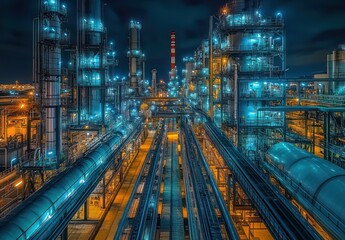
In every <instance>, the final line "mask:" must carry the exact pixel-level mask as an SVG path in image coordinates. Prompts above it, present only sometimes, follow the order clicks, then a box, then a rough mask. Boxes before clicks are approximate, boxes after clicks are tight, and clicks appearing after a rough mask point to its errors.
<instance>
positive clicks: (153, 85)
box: [151, 69, 157, 97]
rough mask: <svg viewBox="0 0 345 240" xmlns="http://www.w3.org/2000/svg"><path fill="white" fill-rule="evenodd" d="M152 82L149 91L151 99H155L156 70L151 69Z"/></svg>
mask: <svg viewBox="0 0 345 240" xmlns="http://www.w3.org/2000/svg"><path fill="white" fill-rule="evenodd" d="M151 73H152V81H151V90H152V97H156V94H157V70H156V69H152V71H151Z"/></svg>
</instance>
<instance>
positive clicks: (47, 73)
mask: <svg viewBox="0 0 345 240" xmlns="http://www.w3.org/2000/svg"><path fill="white" fill-rule="evenodd" d="M65 11H66V9H65V6H64V5H61V4H60V0H55V1H44V0H41V1H40V16H39V28H40V37H39V42H40V43H41V47H40V50H39V54H40V58H39V59H40V66H41V68H40V69H41V72H40V81H41V82H42V83H41V84H39V85H40V87H41V89H40V94H41V97H42V98H41V105H42V107H43V119H44V128H45V137H44V145H45V151H44V154H45V164H46V165H56V164H57V163H58V161H60V154H61V148H62V143H61V142H62V141H61V140H62V139H61V132H62V129H61V125H62V124H61V123H62V121H61V100H60V82H61V37H62V31H61V22H62V18H63V17H64V15H65Z"/></svg>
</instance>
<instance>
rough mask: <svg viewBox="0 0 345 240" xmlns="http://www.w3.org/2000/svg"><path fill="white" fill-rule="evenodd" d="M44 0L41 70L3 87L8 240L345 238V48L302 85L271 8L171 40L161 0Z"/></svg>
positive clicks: (237, 10)
mask: <svg viewBox="0 0 345 240" xmlns="http://www.w3.org/2000/svg"><path fill="white" fill-rule="evenodd" d="M36 2H37V4H36V5H35V8H36V9H35V11H36V13H37V14H36V16H35V17H34V19H26V21H31V20H32V21H33V24H32V31H30V34H31V35H30V36H27V38H32V48H29V49H27V50H28V51H30V58H31V59H32V62H30V64H32V77H31V78H30V79H29V81H27V82H25V83H23V81H15V82H14V83H1V84H0V122H1V125H0V194H1V195H0V197H1V198H0V239H3V240H12V239H61V240H66V239H80V240H84V239H85V240H86V239H100V240H101V239H195V240H199V239H205V240H206V239H207V240H208V239H241V240H245V239H248V240H249V239H262V240H267V239H345V169H344V168H345V44H342V43H341V42H339V44H338V45H333V48H330V49H326V50H327V51H328V54H324V55H323V56H322V59H321V60H322V64H323V65H324V66H326V67H325V68H324V69H319V70H318V72H308V71H307V70H305V73H306V74H304V75H303V76H302V77H291V76H290V75H288V73H289V70H290V66H289V64H291V61H289V57H290V55H289V49H290V46H289V43H290V42H289V41H287V39H288V37H289V34H290V32H289V29H290V28H289V27H288V26H289V20H290V19H289V18H285V17H284V14H283V13H282V12H279V11H277V12H275V13H274V14H272V15H270V14H267V12H268V11H265V9H266V8H268V7H269V6H268V2H269V1H260V0H228V1H211V2H212V3H200V4H204V5H205V6H208V5H210V6H211V5H212V6H213V5H215V6H216V7H217V8H218V10H217V11H215V12H210V14H208V15H207V14H206V15H205V12H206V10H205V9H209V8H206V7H205V8H203V11H200V12H197V11H195V12H193V14H194V15H195V16H196V15H198V14H199V13H200V15H202V17H203V19H204V20H200V21H192V20H191V19H192V18H193V17H195V16H194V15H193V14H192V13H190V16H188V14H187V15H186V16H184V18H185V19H184V20H183V24H181V26H180V28H179V27H176V29H174V28H171V29H167V31H165V32H164V34H162V33H159V34H156V35H154V32H155V31H156V29H155V28H154V27H153V25H154V24H157V26H158V25H162V24H165V23H166V22H165V21H167V22H168V20H167V19H168V15H167V16H166V18H167V19H165V20H161V22H157V21H156V22H154V21H145V20H143V21H142V19H143V18H144V17H142V16H144V15H145V14H146V15H150V13H152V10H153V9H155V8H154V7H153V5H150V4H151V3H147V4H148V5H147V6H148V7H147V9H146V10H147V12H145V13H142V12H141V11H139V10H138V9H140V6H141V7H142V6H143V3H142V2H145V1H139V2H138V1H133V2H136V3H137V6H136V7H134V4H133V8H132V9H127V4H129V3H127V1H126V3H125V1H124V2H123V3H121V4H123V6H122V5H121V4H120V5H121V6H117V5H116V6H117V7H114V6H115V5H113V4H114V3H110V1H109V2H108V3H107V2H105V1H103V0H78V1H70V0H65V1H64V2H62V1H61V0H36ZM128 2H131V1H128ZM148 2H149V1H148ZM176 2H179V1H176ZM181 2H182V1H181ZM181 2H180V3H176V4H182V3H181ZM215 2H218V3H215ZM155 4H157V5H159V3H155ZM160 4H163V3H160ZM165 4H166V3H165ZM174 4H175V3H174ZM174 4H171V5H169V7H170V8H167V9H168V11H171V12H174V14H175V12H176V11H175V10H176V7H174V6H173V5H174ZM183 4H185V5H183V6H184V8H185V9H187V10H188V11H189V9H191V5H192V6H193V7H196V5H198V4H196V3H195V5H193V4H194V3H188V4H187V3H183ZM144 5H145V4H144ZM187 10H183V8H181V14H180V15H181V16H182V15H184V14H183V13H185V12H186V11H187ZM166 11H167V10H166V9H164V11H163V10H162V12H163V13H166ZM139 12H140V13H141V14H142V15H140V14H138V13H139ZM116 14H118V15H116ZM157 14H158V13H157ZM160 14H162V13H160ZM176 14H177V13H176ZM109 16H110V17H109ZM114 16H115V17H114ZM118 16H126V18H127V19H122V18H121V19H120V17H118ZM159 16H161V15H159ZM181 16H180V17H181ZM146 17H147V16H146ZM150 17H152V18H153V19H155V17H156V16H151V15H150ZM189 18H190V19H189ZM108 19H112V20H111V21H109V20H108ZM144 19H145V18H144ZM188 19H189V20H190V21H189V20H188ZM115 20H116V21H115ZM194 20H195V19H194ZM170 24H171V23H170ZM190 24H194V25H195V29H193V30H192V31H190V32H188V31H187V30H185V32H184V31H182V30H181V29H182V27H186V28H187V26H189V25H190ZM121 25H122V26H121ZM150 25H151V26H150ZM167 25H168V23H167ZM169 26H170V25H169ZM174 26H175V25H174ZM176 26H177V25H176ZM117 28H119V29H120V28H121V29H125V32H123V31H115V30H114V29H117ZM196 29H198V30H196ZM200 29H203V31H204V37H199V36H202V35H196V31H201V30H200ZM19 31H20V30H19ZM114 32H116V33H118V36H110V35H113V33H114ZM119 32H121V34H119ZM329 32H331V31H329ZM300 34H303V33H300ZM187 35H188V36H189V35H193V37H191V38H190V39H189V40H190V41H187V40H186V36H187ZM320 36H321V35H320ZM113 37H114V39H116V40H115V41H114V40H111V38H113ZM330 37H331V36H330ZM120 39H124V41H122V40H120ZM162 39H164V40H162ZM18 41H19V40H18ZM121 41H122V42H125V41H126V43H125V44H126V45H125V46H126V47H122V45H121V44H118V42H120V43H121ZM194 41H196V42H197V43H198V44H194V47H193V48H191V47H190V46H191V45H192V44H191V43H193V42H194ZM342 41H343V42H344V43H345V39H342ZM1 44H2V40H1V38H0V47H1V48H0V49H3V48H2V46H1ZM158 45H159V46H160V45H162V46H164V47H162V48H160V47H159V46H158ZM150 46H151V47H152V46H154V49H151V47H150ZM18 48H19V45H18ZM187 48H188V51H189V56H183V55H184V54H182V50H181V49H184V50H185V49H187ZM160 49H164V50H162V51H161V50H160ZM18 52H20V51H18ZM122 53H123V56H122V55H121V54H122ZM16 54H17V55H18V53H17V52H16ZM157 55H162V58H163V59H165V60H164V62H167V64H166V65H167V66H168V67H166V68H167V69H168V71H165V70H164V67H162V66H163V65H164V63H161V62H160V60H157V59H161V58H158V57H157ZM19 58H20V57H19ZM17 61H18V62H19V61H23V60H20V59H17ZM123 66H124V67H123ZM148 66H149V67H148ZM123 69H124V70H123ZM18 71H19V70H18ZM4 72H5V70H4ZM123 72H124V74H123Z"/></svg>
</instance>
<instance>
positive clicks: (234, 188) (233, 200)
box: [232, 175, 236, 213]
mask: <svg viewBox="0 0 345 240" xmlns="http://www.w3.org/2000/svg"><path fill="white" fill-rule="evenodd" d="M232 193H233V195H232V197H233V199H232V211H233V212H234V213H235V211H236V177H235V176H234V175H232Z"/></svg>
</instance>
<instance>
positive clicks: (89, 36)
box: [78, 0, 107, 126]
mask: <svg viewBox="0 0 345 240" xmlns="http://www.w3.org/2000/svg"><path fill="white" fill-rule="evenodd" d="M80 2H81V3H80V4H81V5H80V6H78V7H79V9H81V18H80V19H79V22H78V23H79V25H78V52H79V61H78V62H79V68H78V69H79V70H78V124H79V125H80V124H81V123H82V122H89V123H92V124H98V125H101V126H104V125H105V82H106V74H107V67H106V61H107V55H106V54H107V49H106V31H105V28H104V25H103V16H102V4H101V0H82V1H80Z"/></svg>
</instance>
